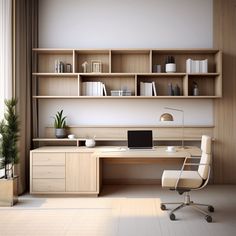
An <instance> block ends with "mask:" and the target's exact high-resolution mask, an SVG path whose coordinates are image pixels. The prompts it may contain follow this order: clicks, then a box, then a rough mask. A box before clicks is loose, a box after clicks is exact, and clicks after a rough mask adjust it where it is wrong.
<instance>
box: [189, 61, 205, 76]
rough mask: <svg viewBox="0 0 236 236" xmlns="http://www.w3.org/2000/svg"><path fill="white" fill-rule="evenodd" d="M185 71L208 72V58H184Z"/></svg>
mask: <svg viewBox="0 0 236 236" xmlns="http://www.w3.org/2000/svg"><path fill="white" fill-rule="evenodd" d="M186 72H187V73H188V74H191V73H192V74H194V73H208V59H205V60H192V59H190V58H189V59H187V60H186Z"/></svg>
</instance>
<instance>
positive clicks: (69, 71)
mask: <svg viewBox="0 0 236 236" xmlns="http://www.w3.org/2000/svg"><path fill="white" fill-rule="evenodd" d="M66 72H67V73H71V72H72V65H71V64H69V63H67V64H66Z"/></svg>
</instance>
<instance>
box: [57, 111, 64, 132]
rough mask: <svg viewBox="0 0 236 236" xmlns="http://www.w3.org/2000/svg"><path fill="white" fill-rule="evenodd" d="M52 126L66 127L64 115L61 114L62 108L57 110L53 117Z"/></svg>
mask: <svg viewBox="0 0 236 236" xmlns="http://www.w3.org/2000/svg"><path fill="white" fill-rule="evenodd" d="M54 128H56V129H63V128H66V116H63V110H61V111H58V112H57V113H56V115H55V117H54Z"/></svg>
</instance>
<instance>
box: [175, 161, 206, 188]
mask: <svg viewBox="0 0 236 236" xmlns="http://www.w3.org/2000/svg"><path fill="white" fill-rule="evenodd" d="M191 158H192V157H190V158H188V157H186V158H185V160H184V163H183V166H182V168H181V170H180V173H179V177H178V179H177V180H176V183H175V190H176V189H177V187H178V183H179V180H180V178H181V175H182V173H183V171H184V167H185V166H200V165H201V166H205V165H209V166H210V164H203V163H186V162H187V160H188V159H191Z"/></svg>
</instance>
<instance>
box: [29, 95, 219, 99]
mask: <svg viewBox="0 0 236 236" xmlns="http://www.w3.org/2000/svg"><path fill="white" fill-rule="evenodd" d="M33 98H34V99H212V98H221V96H33Z"/></svg>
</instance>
